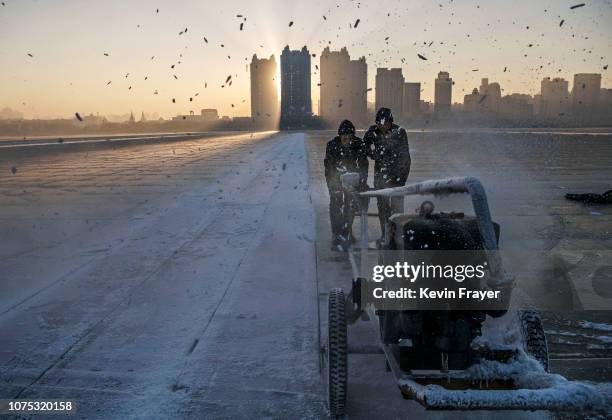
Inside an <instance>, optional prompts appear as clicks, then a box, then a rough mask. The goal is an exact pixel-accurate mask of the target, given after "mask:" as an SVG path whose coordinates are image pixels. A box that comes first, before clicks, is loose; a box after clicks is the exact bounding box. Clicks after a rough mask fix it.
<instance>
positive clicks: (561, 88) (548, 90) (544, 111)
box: [538, 77, 570, 118]
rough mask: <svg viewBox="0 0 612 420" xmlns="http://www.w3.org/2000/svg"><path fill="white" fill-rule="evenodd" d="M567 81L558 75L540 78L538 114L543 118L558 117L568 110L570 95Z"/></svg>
mask: <svg viewBox="0 0 612 420" xmlns="http://www.w3.org/2000/svg"><path fill="white" fill-rule="evenodd" d="M568 85H569V84H568V82H567V80H565V79H562V78H560V77H555V78H554V79H552V80H551V79H550V77H546V78H544V79H542V83H541V84H540V103H539V106H538V116H540V117H544V118H559V117H562V116H564V115H565V114H566V113H567V112H568V111H569V105H570V100H569V99H570V95H569V91H568Z"/></svg>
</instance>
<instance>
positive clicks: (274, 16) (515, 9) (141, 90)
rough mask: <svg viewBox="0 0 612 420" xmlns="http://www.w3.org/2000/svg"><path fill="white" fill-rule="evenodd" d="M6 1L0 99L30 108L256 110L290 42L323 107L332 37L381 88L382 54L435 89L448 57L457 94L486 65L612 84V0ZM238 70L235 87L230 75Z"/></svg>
mask: <svg viewBox="0 0 612 420" xmlns="http://www.w3.org/2000/svg"><path fill="white" fill-rule="evenodd" d="M3 1H4V3H5V6H0V39H1V41H0V71H1V77H0V108H2V107H4V106H8V107H11V108H13V109H15V110H18V111H21V112H23V113H24V114H25V116H26V117H28V118H29V117H33V116H38V117H55V116H71V115H74V112H76V111H78V112H80V113H81V114H88V113H90V112H99V113H100V114H124V113H127V112H130V111H133V112H134V113H135V114H136V115H137V116H139V115H140V112H141V111H144V112H149V113H152V112H158V113H159V114H161V115H162V116H173V115H176V114H177V113H188V112H189V111H190V110H194V111H195V112H196V113H199V110H200V109H201V108H204V107H216V108H218V109H219V112H220V113H221V114H223V115H232V116H234V115H249V114H250V103H249V97H250V93H249V73H248V67H247V64H248V63H249V62H250V60H251V57H252V55H253V53H257V55H258V56H260V57H261V56H265V57H267V56H269V55H270V54H275V55H276V57H277V62H279V57H278V55H279V54H280V51H281V49H282V48H283V47H284V46H285V45H286V44H289V45H290V46H291V48H294V49H297V48H301V47H302V46H303V45H307V46H308V48H309V49H310V52H311V53H315V54H316V55H317V56H316V58H313V63H312V64H313V66H312V70H313V74H314V75H313V80H312V83H313V105H314V106H315V108H316V104H317V101H318V97H319V88H318V87H317V86H316V84H317V83H318V81H319V77H318V72H317V71H316V69H315V67H314V65H315V64H318V63H319V55H320V53H321V51H322V49H323V48H324V47H325V46H326V45H330V46H331V47H332V49H339V48H340V47H342V46H347V47H348V49H349V53H350V54H351V57H355V58H356V57H358V56H361V55H365V56H366V59H367V63H368V79H369V86H370V87H374V75H375V73H376V67H378V66H382V67H401V68H402V69H403V72H404V76H405V78H406V81H420V82H421V83H422V84H423V85H422V87H423V89H424V90H423V92H422V96H423V98H424V99H427V100H431V98H432V96H433V80H434V78H435V77H436V74H437V72H438V71H440V70H446V71H449V72H450V74H451V77H452V78H453V79H454V80H455V82H456V84H455V86H454V89H453V101H454V102H462V101H463V95H464V94H466V93H469V92H470V91H471V90H472V89H473V88H474V87H477V86H479V85H480V78H481V77H488V78H489V81H497V82H499V83H500V84H501V86H502V89H504V92H503V93H512V92H523V93H530V94H534V93H537V92H538V91H539V82H540V80H541V79H542V78H543V77H545V76H551V77H555V76H560V77H564V78H566V79H568V80H570V89H571V81H572V78H573V74H574V73H579V72H597V73H602V74H603V82H602V84H603V86H604V87H608V88H612V76H611V72H612V69H608V70H604V69H603V67H604V66H605V65H607V64H608V63H609V62H610V61H612V1H611V0H608V1H589V0H582V1H585V3H586V5H585V6H584V7H581V8H577V9H574V10H571V9H570V6H572V5H574V4H577V3H581V2H582V1H580V0H572V1H565V0H547V1H537V0H511V1H509V0H490V1H485V0H481V1H472V0H455V1H449V0H444V1H429V0H419V1H407V0H394V1H365V0H364V1H362V2H358V1H347V0H344V1H333V2H329V1H299V2H298V1H294V2H291V1H288V0H279V1H275V0H274V1H273V0H258V1H253V0H248V1H247V0H232V1H226V2H223V1H218V0H216V1H208V0H198V1H195V0H182V1H163V0H152V1H151V0H149V1H145V0H123V1H119V0H105V1H101V0H96V1H90V0H72V1H69V0H3ZM156 9H159V13H156ZM236 15H243V16H244V17H245V18H246V21H245V20H244V19H243V18H239V17H236ZM323 16H325V17H326V19H324V18H323ZM357 19H360V22H359V24H358V25H357V27H356V28H354V27H351V26H354V24H355V22H356V20H357ZM561 20H564V23H563V25H562V26H560V22H561ZM290 21H293V22H294V24H293V26H292V27H289V26H288V24H289V22H290ZM241 22H244V27H243V30H242V31H240V29H239V28H240V23H241ZM185 28H187V32H186V33H183V34H182V35H179V32H181V31H184V30H185ZM204 37H206V38H207V39H208V43H205V42H204ZM386 37H389V38H388V40H385V38H386ZM329 42H331V44H329ZM221 44H223V45H224V47H221ZM530 44H532V46H531V47H529V45H530ZM28 53H30V54H32V55H33V57H29V56H28V55H27V54H28ZM104 53H107V54H108V56H105V55H104ZM417 53H419V54H422V55H424V56H425V57H427V59H428V60H427V61H423V60H420V59H419V58H418V57H417ZM181 55H182V57H181ZM153 56H154V58H153V59H152V57H153ZM228 56H229V57H228ZM402 59H403V61H402ZM179 61H180V64H178V62H179ZM172 64H175V68H174V69H171V68H170V66H171V65H172ZM504 68H506V69H507V71H506V72H504ZM475 70H477V71H475ZM128 73H129V74H128ZM230 74H231V75H232V76H233V83H232V86H226V87H225V88H222V87H221V86H222V85H223V83H224V82H225V80H226V78H227V76H228V75H230ZM126 75H127V77H126ZM174 75H176V77H178V79H175V78H174ZM145 77H148V80H146V81H145V80H144V79H145ZM109 81H111V82H112V83H111V84H110V85H108V84H107V83H108V82H109ZM205 83H207V84H208V87H207V88H205ZM130 86H131V87H132V88H131V90H128V88H129V87H130ZM156 90H157V92H158V94H157V95H155V94H154V92H155V91H156ZM196 93H199V95H198V96H195V94H196ZM369 95H370V96H369V100H371V101H373V98H374V92H373V91H372V92H370V94H369ZM189 97H192V98H193V102H189ZM172 98H176V103H172ZM231 104H234V105H235V107H232V106H231Z"/></svg>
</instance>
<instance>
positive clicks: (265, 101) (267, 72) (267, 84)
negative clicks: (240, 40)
mask: <svg viewBox="0 0 612 420" xmlns="http://www.w3.org/2000/svg"><path fill="white" fill-rule="evenodd" d="M250 70H251V118H253V120H254V121H255V122H256V123H260V124H265V125H267V126H276V125H277V124H278V93H277V91H276V60H275V59H274V55H271V56H270V58H268V59H266V58H257V54H254V55H253V59H252V60H251V66H250Z"/></svg>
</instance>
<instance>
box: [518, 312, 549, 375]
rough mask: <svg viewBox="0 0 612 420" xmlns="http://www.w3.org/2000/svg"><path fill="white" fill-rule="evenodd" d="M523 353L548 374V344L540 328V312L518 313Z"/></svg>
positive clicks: (542, 329)
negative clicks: (523, 347)
mask: <svg viewBox="0 0 612 420" xmlns="http://www.w3.org/2000/svg"><path fill="white" fill-rule="evenodd" d="M519 319H520V321H521V330H522V333H523V340H524V343H525V351H526V352H527V354H529V355H530V356H532V357H533V358H534V359H536V360H537V361H538V362H540V363H541V364H542V366H543V367H544V370H545V371H546V372H548V344H547V343H546V335H545V334H544V327H543V326H542V319H541V318H540V312H538V311H535V310H524V311H519Z"/></svg>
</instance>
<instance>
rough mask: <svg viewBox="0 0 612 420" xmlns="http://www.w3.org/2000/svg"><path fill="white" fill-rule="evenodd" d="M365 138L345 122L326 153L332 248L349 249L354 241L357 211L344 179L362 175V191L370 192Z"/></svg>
mask: <svg viewBox="0 0 612 420" xmlns="http://www.w3.org/2000/svg"><path fill="white" fill-rule="evenodd" d="M364 146H365V144H364V142H363V140H362V139H360V138H359V137H357V136H355V126H354V125H353V123H352V122H350V121H349V120H344V121H342V123H340V127H339V128H338V135H337V136H336V137H334V138H333V139H332V140H330V141H329V142H328V143H327V149H326V150H325V162H324V163H325V180H326V181H327V188H328V189H329V199H330V200H329V218H330V221H331V230H332V249H335V248H337V247H338V246H340V247H341V248H344V249H346V248H347V247H348V245H349V244H350V243H351V242H354V239H353V233H352V225H353V216H354V209H353V203H352V202H351V197H350V196H348V195H345V194H344V192H343V190H342V184H341V182H340V176H341V175H342V174H345V173H347V172H356V173H359V174H360V180H359V181H360V182H359V190H360V191H365V190H367V189H368V185H367V181H368V157H367V151H366V149H365V147H364Z"/></svg>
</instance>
